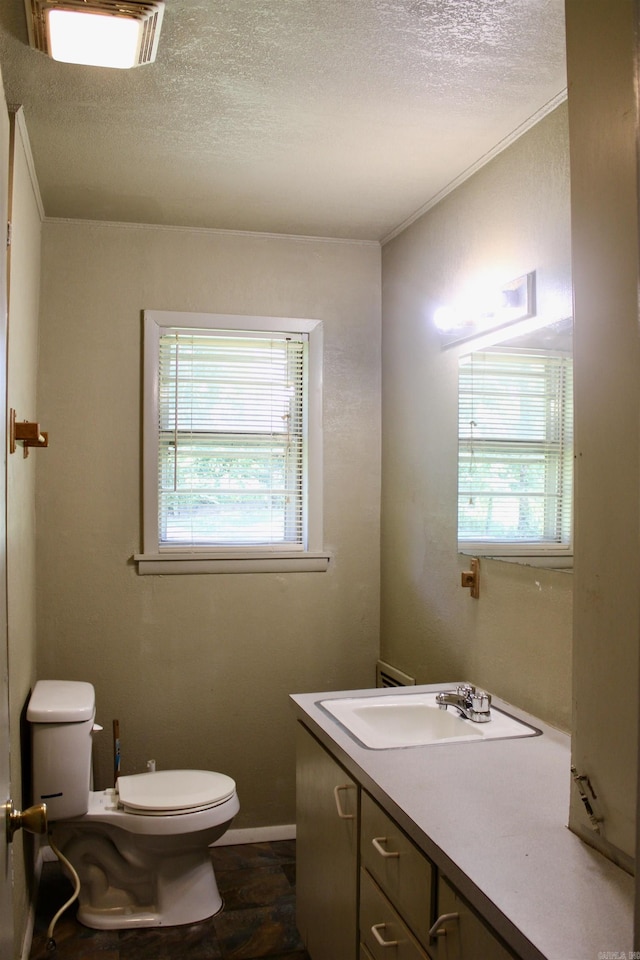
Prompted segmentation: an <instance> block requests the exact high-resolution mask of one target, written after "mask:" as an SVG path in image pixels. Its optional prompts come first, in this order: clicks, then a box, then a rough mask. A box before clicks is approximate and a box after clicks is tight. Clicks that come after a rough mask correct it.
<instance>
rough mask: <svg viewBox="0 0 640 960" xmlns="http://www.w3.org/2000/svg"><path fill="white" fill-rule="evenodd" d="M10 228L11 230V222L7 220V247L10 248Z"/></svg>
mask: <svg viewBox="0 0 640 960" xmlns="http://www.w3.org/2000/svg"><path fill="white" fill-rule="evenodd" d="M11 228H12V223H11V220H7V246H8V247H10V246H11Z"/></svg>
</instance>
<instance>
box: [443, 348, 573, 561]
mask: <svg viewBox="0 0 640 960" xmlns="http://www.w3.org/2000/svg"><path fill="white" fill-rule="evenodd" d="M572 490H573V382H572V360H571V358H570V357H568V356H566V355H564V354H554V353H546V352H544V351H527V350H507V349H505V348H503V349H491V350H487V351H485V352H477V353H473V354H471V355H469V356H468V357H464V358H463V359H461V361H460V368H459V448H458V540H459V542H462V544H463V545H464V546H466V545H467V544H468V543H469V542H475V543H476V544H482V543H487V544H494V545H497V547H498V548H499V547H500V546H501V545H509V544H512V545H516V546H517V547H520V548H522V547H525V548H526V547H530V548H531V547H536V546H537V547H539V548H541V549H540V552H546V550H551V551H552V550H553V549H554V548H556V549H558V548H563V549H564V550H565V551H566V550H567V549H568V548H569V546H570V542H571V513H572ZM495 552H496V553H499V552H500V550H499V549H496V551H495Z"/></svg>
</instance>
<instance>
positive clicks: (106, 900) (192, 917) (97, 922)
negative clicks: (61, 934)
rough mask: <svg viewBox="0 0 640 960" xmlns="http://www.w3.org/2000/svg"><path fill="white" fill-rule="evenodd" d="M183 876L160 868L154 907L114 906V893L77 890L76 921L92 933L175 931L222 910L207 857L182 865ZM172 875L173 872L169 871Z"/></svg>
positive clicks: (134, 904) (129, 904)
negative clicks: (143, 929)
mask: <svg viewBox="0 0 640 960" xmlns="http://www.w3.org/2000/svg"><path fill="white" fill-rule="evenodd" d="M183 866H184V867H185V868H186V871H187V872H186V874H185V873H184V872H181V873H180V875H179V876H178V877H176V876H174V875H167V872H165V873H164V875H163V871H162V868H160V870H159V872H158V874H157V875H156V877H155V891H154V892H155V897H154V899H155V900H156V903H157V906H156V905H155V904H148V905H143V904H139V903H126V904H114V903H113V902H111V901H112V900H113V899H114V896H113V890H109V889H105V890H104V891H103V895H102V896H96V892H95V887H94V889H93V890H92V892H91V893H89V890H87V889H86V888H85V895H84V896H83V887H81V888H80V895H79V898H78V899H79V904H80V905H79V908H78V920H79V922H80V923H82V924H83V925H84V926H85V927H91V928H92V929H94V930H125V929H128V928H130V927H176V926H181V925H183V924H190V923H199V922H200V921H202V920H207V919H208V918H209V917H212V916H214V915H215V914H216V913H219V912H220V911H221V910H222V897H221V896H220V893H219V891H218V885H217V883H216V878H215V874H214V872H213V867H212V865H211V859H210V857H209V855H208V854H207V855H206V858H205V859H204V860H202V859H201V860H200V862H199V863H195V862H192V863H190V864H183ZM171 872H172V871H171ZM185 881H187V882H185Z"/></svg>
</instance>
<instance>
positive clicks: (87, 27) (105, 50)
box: [25, 0, 164, 69]
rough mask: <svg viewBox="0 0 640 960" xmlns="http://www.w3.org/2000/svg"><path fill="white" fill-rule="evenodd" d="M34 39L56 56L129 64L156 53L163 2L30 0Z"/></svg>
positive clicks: (147, 60) (151, 58)
mask: <svg viewBox="0 0 640 960" xmlns="http://www.w3.org/2000/svg"><path fill="white" fill-rule="evenodd" d="M25 8H26V12H27V25H28V28H29V42H30V44H31V46H32V47H35V48H36V49H37V50H41V51H42V52H43V53H46V54H48V55H49V56H50V57H52V58H53V59H54V60H61V61H63V62H65V63H80V64H86V65H88V66H95V67H115V68H119V69H128V68H129V67H136V66H139V65H141V64H143V63H151V62H153V61H154V60H155V58H156V51H157V48H158V39H159V35H160V25H161V23H162V17H163V14H164V3H163V2H150V3H146V2H140V0H124V2H120V0H25Z"/></svg>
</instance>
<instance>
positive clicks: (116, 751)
mask: <svg viewBox="0 0 640 960" xmlns="http://www.w3.org/2000/svg"><path fill="white" fill-rule="evenodd" d="M96 730H102V727H100V726H98V724H94V726H93V731H92V732H95V731H96ZM113 766H114V781H115V783H116V784H117V782H118V776H119V774H120V722H119V720H114V721H113ZM48 839H49V846H50V847H51V849H52V850H53V852H54V853H55V855H56V857H57V858H58V860H59V861H60V863H62V864H63V865H64V866H65V867H66V868H67V870H68V871H69V873H70V874H71V877H72V878H73V893H72V894H71V896H70V897H69V899H68V900H67V901H66V903H63V905H62V906H61V907H60V909H59V910H58V912H57V913H56V914H55V916H54V917H53V918H52V920H51V923H50V924H49V926H48V928H47V950H48V951H50V952H52V951H53V950H56V949H57V944H56V941H55V940H54V938H53V931H54V930H55V926H56V923H57V922H58V920H59V919H60V917H61V916H62V914H63V913H64V912H65V910H68V908H69V907H70V906H71V904H72V903H74V902H75V901H76V900H77V899H78V896H79V894H80V877H79V876H78V871H77V870H76V868H75V867H74V866H73V864H72V863H71V862H70V861H69V860H68V859H67V858H66V857H65V855H64V854H63V853H62V851H61V850H59V849H58V847H57V846H56V844H55V843H54V842H53V837H52V836H51V833H49V837H48Z"/></svg>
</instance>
